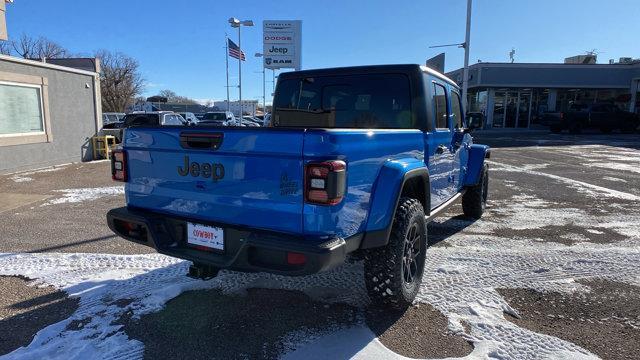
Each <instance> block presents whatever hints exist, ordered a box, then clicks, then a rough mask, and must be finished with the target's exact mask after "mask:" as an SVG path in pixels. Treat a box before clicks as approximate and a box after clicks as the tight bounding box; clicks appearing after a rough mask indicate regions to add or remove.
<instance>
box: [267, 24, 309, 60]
mask: <svg viewBox="0 0 640 360" xmlns="http://www.w3.org/2000/svg"><path fill="white" fill-rule="evenodd" d="M301 30H302V21H300V20H265V21H263V22H262V39H263V42H262V43H263V51H262V53H263V54H264V57H263V61H264V66H265V67H266V68H267V69H282V68H294V69H296V70H299V69H300V63H301V61H300V60H301V59H300V54H301V47H302V32H301Z"/></svg>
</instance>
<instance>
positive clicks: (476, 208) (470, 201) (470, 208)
mask: <svg viewBox="0 0 640 360" xmlns="http://www.w3.org/2000/svg"><path fill="white" fill-rule="evenodd" d="M488 195H489V166H488V165H487V164H484V166H483V167H482V174H480V181H478V184H477V185H474V186H470V187H468V188H467V191H466V192H465V193H464V195H462V211H463V212H464V215H465V216H467V217H470V218H472V219H476V220H477V219H480V218H481V217H482V214H483V213H484V209H485V208H486V207H487V197H488Z"/></svg>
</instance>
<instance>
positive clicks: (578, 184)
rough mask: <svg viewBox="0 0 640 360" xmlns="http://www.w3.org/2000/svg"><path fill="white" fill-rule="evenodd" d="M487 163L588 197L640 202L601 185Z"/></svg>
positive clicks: (635, 196) (496, 169) (632, 195)
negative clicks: (570, 189) (544, 179)
mask: <svg viewBox="0 0 640 360" xmlns="http://www.w3.org/2000/svg"><path fill="white" fill-rule="evenodd" d="M487 163H489V164H492V165H495V166H496V167H494V168H493V171H507V172H519V173H526V174H530V175H537V176H545V177H548V178H551V179H554V180H557V181H559V182H561V183H564V184H566V185H568V186H569V187H570V188H573V189H576V190H578V191H579V192H581V193H584V194H586V195H589V196H593V197H600V196H606V197H611V198H617V199H621V200H632V201H640V196H638V195H634V194H629V193H626V192H622V191H618V190H613V189H609V188H606V187H603V186H599V185H594V184H589V183H586V182H584V181H579V180H574V179H570V178H566V177H563V176H559V175H554V174H547V173H543V172H540V171H535V170H528V169H525V168H523V167H518V166H513V165H507V164H502V163H499V162H495V161H490V160H487Z"/></svg>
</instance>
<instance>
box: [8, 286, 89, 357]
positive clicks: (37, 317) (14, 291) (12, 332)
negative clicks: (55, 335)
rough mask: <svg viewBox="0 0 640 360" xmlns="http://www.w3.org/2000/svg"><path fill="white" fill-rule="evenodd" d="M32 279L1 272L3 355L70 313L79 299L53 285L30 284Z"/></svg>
mask: <svg viewBox="0 0 640 360" xmlns="http://www.w3.org/2000/svg"><path fill="white" fill-rule="evenodd" d="M29 281H30V280H29V279H26V278H22V277H15V276H0V291H1V292H2V296H1V297H0V355H5V354H8V353H10V352H11V351H13V350H15V349H17V348H19V347H21V346H26V345H28V344H29V343H30V342H31V340H32V339H33V337H34V336H35V334H36V333H37V332H38V331H39V330H40V329H42V328H44V327H46V326H49V325H51V324H55V323H57V322H59V321H62V320H64V319H67V318H68V317H70V316H71V315H72V314H73V313H74V312H75V311H76V309H77V308H78V299H77V298H69V297H68V296H67V294H66V293H65V292H64V291H61V290H57V289H55V288H53V287H36V286H29V285H28V282H29Z"/></svg>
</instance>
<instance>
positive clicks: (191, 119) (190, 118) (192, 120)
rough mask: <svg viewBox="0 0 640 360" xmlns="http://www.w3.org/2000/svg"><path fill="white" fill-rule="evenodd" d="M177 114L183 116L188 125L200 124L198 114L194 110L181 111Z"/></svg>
mask: <svg viewBox="0 0 640 360" xmlns="http://www.w3.org/2000/svg"><path fill="white" fill-rule="evenodd" d="M176 114H178V115H180V116H182V118H183V119H185V120H186V121H187V125H197V124H198V121H199V120H198V118H197V117H196V114H194V113H192V112H179V113H176Z"/></svg>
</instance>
